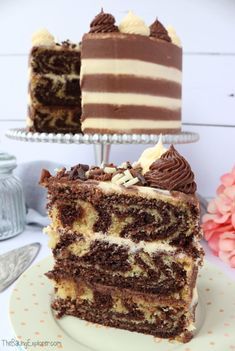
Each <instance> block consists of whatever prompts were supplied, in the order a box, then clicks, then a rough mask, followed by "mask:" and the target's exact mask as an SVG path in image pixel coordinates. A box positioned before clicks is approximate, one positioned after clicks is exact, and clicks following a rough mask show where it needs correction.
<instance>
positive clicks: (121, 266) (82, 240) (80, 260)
mask: <svg viewBox="0 0 235 351" xmlns="http://www.w3.org/2000/svg"><path fill="white" fill-rule="evenodd" d="M46 231H47V233H48V235H49V237H50V247H51V248H52V251H53V255H54V258H55V266H54V269H53V271H52V272H51V274H52V275H53V276H59V277H65V278H66V277H68V276H71V277H72V278H73V279H75V280H76V279H77V278H78V277H82V278H83V279H85V280H87V281H89V282H91V283H98V284H105V285H107V286H113V287H115V286H116V287H119V288H126V289H132V290H133V291H137V292H138V291H139V292H143V293H151V294H155V295H156V296H159V298H160V299H166V300H168V299H169V298H172V299H174V300H177V301H180V300H181V301H182V303H187V301H190V299H191V297H192V296H191V295H192V289H193V288H194V286H195V280H196V275H197V271H198V266H199V265H200V263H201V258H202V253H201V251H200V248H199V247H197V246H196V245H194V246H192V247H191V248H190V249H189V250H188V252H186V251H184V250H181V249H178V248H174V247H172V246H170V245H168V244H165V245H163V244H159V243H146V242H143V241H142V242H140V243H138V244H135V243H133V242H132V241H131V240H130V239H123V238H118V237H111V236H104V235H103V234H100V233H92V234H91V236H90V237H87V236H83V235H81V234H79V233H76V232H72V231H66V230H60V231H59V232H54V231H53V229H52V228H51V227H48V228H47V230H46Z"/></svg>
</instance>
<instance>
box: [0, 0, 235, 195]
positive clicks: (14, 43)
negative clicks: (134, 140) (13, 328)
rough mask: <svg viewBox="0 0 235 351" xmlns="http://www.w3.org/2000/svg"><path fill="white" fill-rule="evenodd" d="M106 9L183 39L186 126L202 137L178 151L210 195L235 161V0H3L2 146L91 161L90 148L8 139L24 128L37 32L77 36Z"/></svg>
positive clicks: (129, 153) (122, 155)
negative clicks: (171, 31)
mask: <svg viewBox="0 0 235 351" xmlns="http://www.w3.org/2000/svg"><path fill="white" fill-rule="evenodd" d="M101 6H103V7H104V10H105V11H107V12H111V13H113V14H114V15H115V17H116V19H117V21H119V20H120V19H121V18H122V17H123V16H124V15H125V13H126V12H127V11H128V10H129V9H131V10H133V11H134V12H136V14H138V15H140V16H142V17H143V18H144V19H145V21H146V22H147V23H149V24H150V23H152V22H153V20H154V19H155V17H156V16H158V17H159V19H160V20H161V21H162V22H163V23H164V24H165V25H167V24H172V25H173V26H174V27H175V28H176V29H177V32H178V34H179V36H180V37H181V39H182V43H183V48H184V62H183V122H184V130H188V131H195V132H198V133H199V134H200V141H199V142H198V143H195V144H188V145H180V146H178V149H179V150H180V151H181V152H182V153H183V154H184V155H185V156H186V157H187V158H188V159H189V161H190V163H191V165H192V168H193V170H194V172H195V174H196V178H197V182H198V185H199V191H200V192H201V193H202V194H203V195H205V196H212V195H213V194H214V192H215V188H216V186H217V184H218V181H219V176H220V175H221V174H222V173H224V172H226V171H228V170H229V169H230V168H231V167H232V165H233V164H234V163H235V155H234V153H235V151H234V150H235V1H233V0H190V1H189V0H174V1H173V0H145V1H143V0H138V1H136V0H135V1H134V0H119V1H117V0H115V1H114V0H113V1H111V0H102V1H98V0H86V1H78V0H0V39H1V41H0V78H1V81H0V142H1V144H0V149H4V150H6V151H8V152H11V153H13V154H15V155H16V156H17V158H18V161H19V162H24V161H29V160H34V159H37V160H39V159H41V160H54V161H55V162H60V163H64V164H75V163H78V162H87V163H93V162H94V159H93V149H92V146H87V145H49V144H28V143H23V142H16V141H12V140H8V139H7V138H6V137H4V132H5V131H6V130H7V129H8V128H13V127H24V126H25V122H24V121H25V115H26V104H27V102H26V101H27V99H26V95H27V54H28V52H29V49H30V39H31V34H32V32H34V31H35V30H37V29H39V28H48V29H49V30H50V31H51V32H52V33H53V34H55V35H56V36H57V37H58V39H60V40H62V39H67V38H70V39H71V40H73V41H79V40H80V39H81V36H82V34H83V33H84V32H85V31H87V30H88V28H89V23H90V21H91V19H92V18H93V17H94V15H96V14H97V13H98V12H99V10H100V8H101ZM143 149H144V146H140V145H136V146H128V145H126V146H114V147H113V148H112V153H111V159H112V160H113V161H114V162H117V163H119V162H121V161H122V160H123V159H129V160H130V161H134V160H135V159H136V158H137V157H138V155H139V153H140V152H141V151H142V150H143Z"/></svg>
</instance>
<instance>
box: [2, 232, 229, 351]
mask: <svg viewBox="0 0 235 351" xmlns="http://www.w3.org/2000/svg"><path fill="white" fill-rule="evenodd" d="M47 240H48V239H47V236H46V235H45V234H43V233H42V229H41V228H39V227H36V226H27V228H26V230H25V231H24V232H23V233H22V234H20V235H18V236H16V237H14V238H11V239H8V240H5V241H0V253H4V252H7V251H10V250H12V249H15V248H17V247H20V246H24V245H27V244H30V243H33V242H40V243H41V244H42V247H41V250H40V252H39V254H38V256H37V257H36V259H35V261H34V262H33V264H35V263H36V262H37V261H40V260H42V259H43V258H45V257H47V256H48V255H50V250H49V248H48V246H47ZM203 247H204V249H205V252H206V259H207V260H208V261H209V262H211V263H214V264H216V265H217V266H218V267H219V268H220V269H221V270H223V271H224V273H225V274H227V275H228V276H230V278H231V279H234V280H235V269H231V268H229V267H228V266H226V265H225V264H224V263H223V262H221V261H220V260H219V259H218V258H217V257H215V256H213V254H212V253H211V251H210V250H209V249H208V246H207V244H206V243H205V242H203ZM13 288H14V284H13V285H12V286H10V287H9V288H8V289H6V290H5V291H4V292H2V293H0V351H19V349H17V348H15V347H6V346H4V345H3V340H11V339H12V338H13V337H14V331H13V329H12V327H11V324H10V320H9V315H8V309H9V298H10V295H11V291H12V289H13Z"/></svg>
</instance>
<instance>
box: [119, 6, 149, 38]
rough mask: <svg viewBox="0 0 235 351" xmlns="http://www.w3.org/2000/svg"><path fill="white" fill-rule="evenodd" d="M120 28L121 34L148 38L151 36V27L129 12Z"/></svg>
mask: <svg viewBox="0 0 235 351" xmlns="http://www.w3.org/2000/svg"><path fill="white" fill-rule="evenodd" d="M118 28H119V30H120V32H121V33H128V34H140V35H146V36H149V34H150V29H149V27H148V26H147V25H146V24H145V23H144V21H143V20H142V19H141V18H140V17H138V16H136V15H135V14H134V13H133V12H131V11H129V12H128V14H127V15H126V16H125V17H124V18H123V20H122V21H121V23H120V24H119V27H118Z"/></svg>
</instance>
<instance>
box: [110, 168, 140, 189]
mask: <svg viewBox="0 0 235 351" xmlns="http://www.w3.org/2000/svg"><path fill="white" fill-rule="evenodd" d="M138 181H139V179H138V178H137V177H133V175H132V174H131V172H130V171H129V170H128V169H127V170H126V171H124V172H123V173H117V174H116V175H115V176H114V177H113V178H112V180H111V182H112V183H114V184H117V185H124V186H125V187H126V188H128V187H129V186H131V185H134V184H136V183H138Z"/></svg>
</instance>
